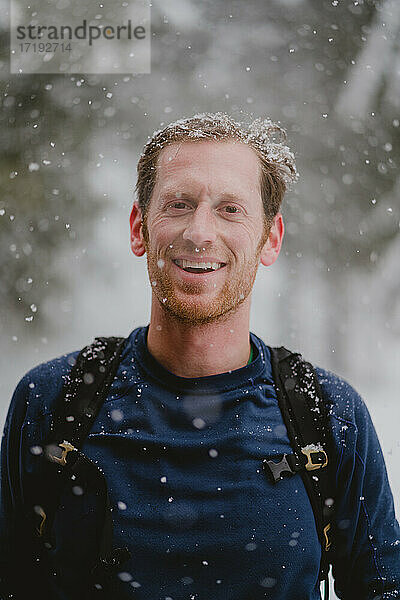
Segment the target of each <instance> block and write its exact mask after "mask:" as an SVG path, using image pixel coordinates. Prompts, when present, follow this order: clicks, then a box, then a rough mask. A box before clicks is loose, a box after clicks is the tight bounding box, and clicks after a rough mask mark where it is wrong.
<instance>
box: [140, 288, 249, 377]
mask: <svg viewBox="0 0 400 600" xmlns="http://www.w3.org/2000/svg"><path fill="white" fill-rule="evenodd" d="M157 302H158V301H157V300H155V301H154V300H153V302H152V310H151V318H150V326H149V332H148V336H147V347H148V350H149V352H150V353H151V354H152V355H153V356H154V358H155V359H156V360H158V362H159V363H161V364H162V365H163V367H165V368H166V369H167V370H168V371H170V372H171V373H174V374H175V375H179V376H180V377H206V376H209V375H218V374H219V373H226V372H228V371H233V370H235V369H239V368H240V367H244V366H245V365H246V364H247V362H248V360H249V356H250V337H249V313H250V297H248V298H247V299H246V300H245V301H244V302H243V303H242V304H241V305H240V306H239V307H238V309H237V310H236V311H235V313H232V314H231V315H228V316H225V317H224V319H223V320H219V321H216V322H213V323H207V324H202V325H193V324H187V323H182V322H181V321H179V320H177V319H176V318H174V316H173V315H170V314H169V313H167V312H166V311H165V310H164V309H163V308H162V307H160V306H159V305H158V304H157Z"/></svg>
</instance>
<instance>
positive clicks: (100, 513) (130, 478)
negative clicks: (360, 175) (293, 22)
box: [0, 113, 400, 600]
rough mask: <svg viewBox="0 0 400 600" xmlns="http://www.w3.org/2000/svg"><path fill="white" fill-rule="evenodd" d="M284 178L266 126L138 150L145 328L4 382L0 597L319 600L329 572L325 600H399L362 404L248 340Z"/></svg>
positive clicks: (199, 133) (187, 132) (282, 154)
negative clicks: (332, 590) (330, 587)
mask: <svg viewBox="0 0 400 600" xmlns="http://www.w3.org/2000/svg"><path fill="white" fill-rule="evenodd" d="M296 177H297V175H296V168H295V163H294V156H293V154H292V153H291V152H290V150H289V148H288V147H287V146H286V145H285V134H284V131H283V130H282V129H281V128H280V127H279V126H278V125H276V124H274V123H272V122H271V121H269V120H265V121H262V120H257V121H255V122H254V123H253V124H252V125H251V126H249V127H245V126H242V125H240V124H238V123H236V122H234V121H233V120H232V119H231V118H230V117H228V116H227V115H224V114H221V113H217V114H206V115H196V116H194V117H191V118H189V119H185V120H181V121H177V122H175V123H172V124H170V125H168V126H167V127H165V128H164V129H163V130H161V131H158V132H156V133H155V134H153V136H152V137H151V138H150V139H149V141H148V143H147V144H146V146H145V148H144V152H143V154H142V155H141V157H140V160H139V163H138V182H137V200H138V201H137V202H135V203H134V205H133V209H132V213H131V218H130V226H131V229H130V230H131V247H132V251H133V252H134V254H135V255H136V256H139V257H140V256H143V255H145V254H146V256H147V265H148V273H149V281H150V285H151V290H152V302H151V317H150V323H149V325H148V326H147V327H138V328H136V329H134V331H133V332H132V333H131V334H130V335H129V337H128V338H127V339H126V340H123V339H121V340H116V339H115V338H112V339H108V340H107V339H104V338H102V339H101V340H100V341H99V342H98V343H96V344H94V345H93V346H89V347H87V348H86V349H85V350H84V351H83V352H82V353H79V352H73V353H70V354H67V355H64V356H62V357H60V358H58V359H56V360H53V361H50V362H48V363H45V364H42V365H39V366H38V367H36V368H35V369H32V371H30V372H29V373H27V375H26V376H25V377H24V378H23V379H22V380H21V382H20V383H19V385H18V387H17V389H16V391H15V393H14V396H13V399H12V402H11V406H10V410H9V414H8V417H7V422H6V427H5V433H4V438H3V444H2V471H1V486H2V487H1V492H2V508H1V515H0V516H1V521H0V542H1V549H2V550H1V552H2V555H1V557H0V573H1V577H2V582H3V590H4V591H3V592H2V593H3V596H2V598H7V599H10V600H11V598H12V599H13V600H15V599H16V598H17V599H18V598H24V600H25V598H27V597H28V595H27V594H28V592H29V598H31V599H32V598H34V599H36V598H54V599H68V600H74V599H79V600H81V599H86V598H103V599H111V598H112V599H113V600H114V599H115V600H119V599H128V598H132V599H133V598H135V599H139V600H210V599H213V600H261V599H265V598H273V599H274V600H317V599H319V598H320V597H321V596H320V581H321V580H322V579H326V574H327V571H328V568H329V565H330V564H332V565H333V575H334V578H335V587H336V592H337V594H338V596H339V597H340V598H343V599H345V600H378V598H379V599H384V598H400V540H399V538H400V531H399V526H398V523H397V521H396V518H395V514H394V507H393V498H392V495H391V492H390V488H389V483H388V479H387V474H386V469H385V464H384V460H383V457H382V452H381V450H380V447H379V442H378V439H377V436H376V433H375V430H374V427H373V425H372V423H371V419H370V417H369V414H368V411H367V409H366V407H365V404H364V403H363V401H362V399H361V398H360V397H359V396H358V394H357V393H356V392H355V391H354V389H353V388H352V387H351V386H350V385H349V384H347V383H346V382H345V381H343V380H342V379H340V378H339V377H337V376H336V375H334V374H332V373H329V372H327V371H324V370H323V369H320V368H316V369H315V370H313V368H312V367H311V366H310V365H308V363H304V362H303V361H302V360H301V359H300V357H299V355H296V354H291V353H290V352H289V351H287V350H286V349H284V348H280V349H274V348H271V347H269V346H268V345H266V344H265V343H264V342H263V341H262V340H261V339H260V338H259V337H257V336H256V335H254V334H253V333H250V332H249V317H250V301H251V291H252V287H253V283H254V279H255V277H256V273H257V269H258V267H259V265H260V263H261V264H262V265H264V266H267V267H268V266H270V265H272V264H273V263H274V262H275V260H276V259H277V257H278V255H279V251H280V248H281V243H282V238H283V232H284V228H283V221H282V216H281V214H280V206H281V202H282V199H283V196H284V193H285V191H286V189H287V186H288V185H289V184H290V183H291V182H292V181H294V180H295V179H296ZM110 348H111V349H112V351H110ZM32 524H34V525H33V526H32ZM5 548H7V549H8V551H7V552H5V550H4V549H5ZM20 574H24V577H21V576H20ZM0 586H1V582H0ZM0 589H1V588H0ZM327 593H328V592H327V587H325V597H327Z"/></svg>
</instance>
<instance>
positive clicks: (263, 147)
mask: <svg viewBox="0 0 400 600" xmlns="http://www.w3.org/2000/svg"><path fill="white" fill-rule="evenodd" d="M206 140H210V141H219V140H225V141H226V140H236V141H240V142H243V143H245V144H248V145H249V146H250V147H251V148H253V150H254V151H255V152H256V154H257V156H258V158H259V161H260V167H261V168H260V192H261V198H262V202H263V207H264V213H265V218H266V222H267V224H269V225H270V224H271V223H272V220H273V218H274V217H275V215H276V214H277V213H278V212H279V209H280V206H281V203H282V199H283V196H284V194H285V192H286V191H287V189H288V187H289V185H290V184H291V183H294V182H295V181H296V180H297V179H298V173H297V169H296V164H295V157H294V154H293V152H291V150H290V149H289V148H288V146H286V145H285V141H286V132H285V130H284V129H282V127H280V125H278V124H277V123H274V122H272V121H271V120H270V119H256V120H255V121H253V123H251V124H250V125H249V126H245V125H243V124H241V123H238V122H236V121H234V120H233V119H232V118H231V117H230V116H229V115H227V114H225V113H221V112H217V113H203V114H197V115H194V116H192V117H188V118H186V119H179V120H178V121H174V122H173V123H170V124H169V125H167V126H166V127H164V128H163V129H160V130H158V131H155V132H154V133H153V135H152V136H151V137H149V139H148V141H147V143H146V144H145V146H144V149H143V152H142V154H141V156H140V159H139V162H138V165H137V183H136V194H137V199H138V203H139V207H140V210H141V212H142V215H143V217H144V218H145V216H146V212H147V209H148V206H149V202H150V198H151V195H152V193H153V189H154V186H155V183H156V179H157V162H158V158H159V156H160V152H161V150H162V149H163V148H165V147H166V146H167V145H169V144H173V143H174V142H183V141H190V142H193V141H206Z"/></svg>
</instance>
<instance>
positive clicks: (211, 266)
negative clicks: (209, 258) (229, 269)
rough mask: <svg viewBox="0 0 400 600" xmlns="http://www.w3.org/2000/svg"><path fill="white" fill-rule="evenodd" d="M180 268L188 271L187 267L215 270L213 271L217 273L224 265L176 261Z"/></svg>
mask: <svg viewBox="0 0 400 600" xmlns="http://www.w3.org/2000/svg"><path fill="white" fill-rule="evenodd" d="M174 262H175V263H176V264H177V265H178V266H179V267H182V268H183V269H186V267H192V268H193V269H213V271H216V270H217V269H219V268H220V267H222V265H223V264H224V263H217V262H213V263H211V262H197V261H194V260H185V259H182V260H175V261H174Z"/></svg>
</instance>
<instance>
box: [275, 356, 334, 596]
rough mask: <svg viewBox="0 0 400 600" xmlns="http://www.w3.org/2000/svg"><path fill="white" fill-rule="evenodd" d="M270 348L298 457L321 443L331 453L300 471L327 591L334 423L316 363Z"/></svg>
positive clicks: (284, 413)
mask: <svg viewBox="0 0 400 600" xmlns="http://www.w3.org/2000/svg"><path fill="white" fill-rule="evenodd" d="M270 352H271V363H272V371H273V377H274V381H275V387H276V393H277V398H278V403H279V407H280V410H281V413H282V416H283V420H284V423H285V425H286V429H287V432H288V436H289V440H290V443H291V446H292V448H293V450H294V452H295V455H296V456H297V457H298V459H299V461H301V460H304V454H303V451H302V449H304V448H305V447H310V446H311V447H313V446H315V447H318V446H320V447H322V448H323V450H324V451H325V453H326V454H327V456H328V464H327V466H326V467H324V468H320V469H318V470H317V469H316V470H307V469H302V470H301V471H300V473H301V475H302V478H303V481H304V485H305V488H306V490H307V493H308V496H309V499H310V503H311V506H312V509H313V512H314V518H315V523H316V528H317V532H318V537H319V540H320V543H321V566H320V575H319V577H320V580H321V581H322V580H325V595H326V594H327V593H328V592H327V581H326V579H327V576H328V572H329V562H330V561H329V548H330V538H329V537H328V536H329V533H331V531H330V530H331V522H332V516H333V507H334V503H333V500H334V489H335V486H334V477H333V464H332V458H333V452H332V450H333V443H332V441H331V437H332V436H331V435H330V431H331V426H330V423H329V418H328V413H327V409H326V406H325V403H324V400H323V396H322V391H321V388H320V385H319V382H318V379H317V377H316V374H315V371H314V369H313V367H312V366H311V365H310V364H309V363H307V362H305V361H303V360H302V358H301V356H300V354H293V353H292V352H290V351H289V350H287V349H286V348H284V347H281V348H270ZM326 597H327V596H326Z"/></svg>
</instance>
